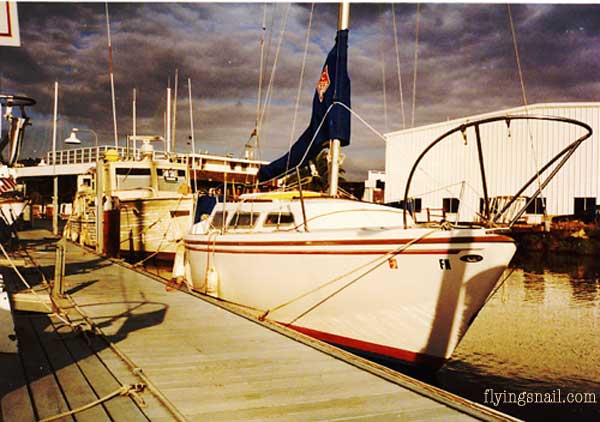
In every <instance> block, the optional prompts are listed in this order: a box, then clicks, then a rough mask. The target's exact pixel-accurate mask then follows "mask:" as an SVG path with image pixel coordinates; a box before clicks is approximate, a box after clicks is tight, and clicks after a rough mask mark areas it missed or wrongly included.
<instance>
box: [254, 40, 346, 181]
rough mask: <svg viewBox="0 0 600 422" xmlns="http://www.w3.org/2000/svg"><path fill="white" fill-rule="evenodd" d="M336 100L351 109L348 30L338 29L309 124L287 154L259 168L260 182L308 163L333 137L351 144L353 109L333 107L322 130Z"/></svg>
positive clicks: (324, 68)
mask: <svg viewBox="0 0 600 422" xmlns="http://www.w3.org/2000/svg"><path fill="white" fill-rule="evenodd" d="M334 102H339V103H343V104H345V105H346V106H347V107H348V108H350V78H349V77H348V30H347V29H344V30H341V31H338V32H337V36H336V38H335V46H334V47H333V49H332V50H331V51H330V52H329V55H328V56H327V60H326V61H325V65H324V66H323V69H322V71H321V77H320V78H319V82H318V84H317V88H316V89H315V96H314V97H313V105H312V116H311V119H310V125H309V126H308V127H307V128H306V130H305V131H304V132H303V133H302V135H300V138H298V140H297V141H296V143H295V144H294V145H293V146H292V148H291V149H290V151H288V153H286V154H285V155H284V156H282V157H279V158H278V159H276V160H275V161H273V162H271V163H269V164H267V165H266V166H264V167H262V168H261V169H260V170H259V172H258V179H259V180H260V181H261V182H264V181H266V180H271V179H273V178H276V177H279V176H282V175H284V173H285V172H286V171H287V170H289V169H293V168H295V167H296V166H298V165H303V164H306V163H307V162H308V160H311V159H312V158H314V157H316V156H317V154H319V152H321V150H322V149H323V148H326V147H327V146H328V142H327V141H329V140H330V139H339V140H340V144H341V145H342V146H346V145H348V144H350V112H349V111H348V110H347V109H346V108H344V107H342V106H341V105H339V104H336V105H334V106H333V107H332V108H331V110H330V111H329V113H328V114H327V117H326V119H325V122H324V123H323V125H322V126H321V128H320V129H319V125H320V124H321V122H322V121H323V117H324V116H325V114H326V113H327V110H328V109H329V107H330V106H331V105H332V104H333V103H334ZM315 134H316V135H315ZM313 138H314V140H313ZM288 161H289V162H288Z"/></svg>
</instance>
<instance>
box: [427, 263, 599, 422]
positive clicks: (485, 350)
mask: <svg viewBox="0 0 600 422" xmlns="http://www.w3.org/2000/svg"><path fill="white" fill-rule="evenodd" d="M513 266H514V271H513V273H512V274H511V276H510V277H509V278H508V280H507V281H506V282H505V284H504V285H503V287H501V288H500V289H499V291H498V292H497V293H496V295H495V296H494V297H493V298H492V299H491V300H490V302H489V303H488V304H487V306H486V307H485V308H484V309H483V310H482V311H481V313H480V314H479V316H478V318H477V320H476V321H475V322H474V323H473V325H472V327H471V329H470V331H469V332H468V333H467V335H466V336H465V337H464V339H463V341H462V343H461V344H460V345H459V347H458V348H457V349H456V352H455V354H454V356H453V358H452V360H451V361H450V362H449V363H448V364H447V365H446V366H445V367H444V368H442V370H440V371H439V372H438V374H437V375H436V377H435V380H434V383H435V384H437V385H438V386H440V387H442V388H444V389H447V390H449V391H452V392H455V393H457V394H459V395H462V396H464V397H467V398H469V399H471V400H473V401H477V402H480V403H484V400H485V397H484V392H485V389H489V388H492V389H494V390H495V391H497V392H501V391H504V390H506V391H509V392H511V391H512V392H520V391H527V392H533V393H536V392H541V393H544V392H549V391H552V390H553V389H557V388H560V389H561V390H562V391H563V392H565V393H566V392H569V391H571V392H594V393H595V394H596V400H597V403H596V404H579V405H576V404H552V405H549V404H544V405H539V404H531V405H526V406H518V405H516V404H504V405H501V406H500V407H498V409H499V410H502V411H504V412H507V413H509V414H512V415H515V416H517V417H521V418H524V419H526V420H549V419H553V420H563V419H565V420H566V419H571V420H575V419H577V420H594V421H596V420H600V261H599V260H597V259H594V257H577V256H565V255H557V256H549V255H545V256H535V255H533V256H532V255H530V256H521V258H520V260H518V261H516V262H515V263H514V264H513ZM487 405H489V403H487Z"/></svg>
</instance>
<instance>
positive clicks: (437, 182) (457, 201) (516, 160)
mask: <svg viewBox="0 0 600 422" xmlns="http://www.w3.org/2000/svg"><path fill="white" fill-rule="evenodd" d="M500 115H502V116H504V115H530V116H533V115H547V116H556V117H565V118H571V119H575V120H579V121H581V122H584V123H587V124H588V125H590V126H591V127H592V129H593V130H594V133H593V135H592V137H591V138H589V139H588V140H586V141H584V142H583V143H582V144H581V146H580V147H579V148H578V149H577V150H576V151H575V153H574V154H573V156H572V157H571V158H570V160H569V161H568V162H567V163H566V164H565V166H564V167H563V168H562V169H561V170H560V172H559V173H558V175H557V176H556V177H555V178H554V179H553V180H552V181H551V182H550V183H549V184H548V185H547V186H546V187H545V188H544V189H543V191H542V195H541V197H542V198H543V199H539V200H538V201H535V202H534V203H533V204H532V206H531V207H529V208H528V212H527V213H526V214H525V217H526V220H527V222H530V223H536V222H541V220H542V215H543V207H544V206H545V207H546V213H547V215H549V216H558V215H578V216H579V215H581V216H590V215H593V214H594V212H595V209H596V204H597V203H598V184H599V177H600V175H599V171H598V165H599V162H600V161H599V148H600V145H599V139H600V138H599V132H600V103H547V104H535V105H530V106H527V107H518V108H513V109H508V110H502V111H498V112H493V113H488V114H482V115H475V116H469V117H465V118H461V119H456V120H450V121H446V122H443V123H436V124H432V125H427V126H422V127H417V128H411V129H406V130H401V131H397V132H393V133H388V134H386V138H387V142H386V154H385V180H386V186H385V202H386V203H393V202H401V201H402V200H403V198H404V190H405V185H406V181H407V178H408V175H409V172H410V170H411V168H412V166H413V164H414V162H415V160H416V159H417V157H418V156H419V155H420V153H421V152H422V151H423V150H424V149H425V148H426V147H427V146H428V145H429V144H430V143H431V142H433V141H434V140H435V139H436V138H438V137H439V136H441V135H442V134H444V133H445V132H447V131H449V130H451V129H453V128H455V127H458V126H460V125H461V124H465V123H467V122H473V121H475V120H479V119H484V118H489V117H494V116H500ZM480 131H481V140H482V150H483V162H484V167H485V174H486V179H487V189H488V197H489V198H498V199H499V198H503V197H504V198H506V197H509V196H514V195H515V193H516V192H517V191H518V189H519V188H520V187H521V186H523V185H524V184H525V182H526V181H527V180H528V179H529V178H531V177H535V178H536V181H535V182H534V183H533V184H532V185H531V186H530V187H529V188H528V189H527V190H526V191H525V192H524V193H523V194H522V195H521V196H522V197H524V199H525V198H527V197H530V196H531V195H533V193H534V192H535V190H536V189H537V188H538V186H539V184H540V182H541V181H542V180H543V176H544V174H542V175H540V176H539V177H538V173H537V169H539V168H541V167H542V166H543V165H544V164H546V163H547V162H548V161H549V160H551V159H552V157H553V156H554V155H556V154H558V153H559V152H560V151H561V150H563V149H564V148H565V147H566V146H567V145H569V144H570V143H572V142H574V141H575V140H577V139H578V138H579V137H580V136H582V135H583V134H584V133H585V130H584V129H583V128H580V127H577V126H574V125H570V124H566V123H562V122H560V123H559V122H549V121H540V120H513V121H511V123H510V125H507V124H506V122H504V121H499V122H495V123H491V124H488V125H482V126H481V128H480ZM552 168H554V166H552V167H550V169H549V170H548V171H551V170H552ZM545 174H546V175H547V174H548V172H546V173H545ZM482 186H483V185H482V182H481V171H480V167H479V160H478V150H477V142H476V135H475V130H474V128H469V129H468V130H467V131H466V136H464V135H462V134H461V132H460V131H459V132H457V133H456V134H453V135H451V136H450V138H448V139H446V140H445V141H443V142H441V143H440V144H438V145H436V146H435V147H434V148H433V149H432V150H431V151H430V152H429V154H428V155H427V156H426V157H425V158H424V160H423V161H422V162H421V164H420V165H419V167H418V168H417V170H416V172H415V174H414V176H413V181H412V184H411V188H410V192H409V198H413V201H414V202H413V204H414V208H415V210H416V212H417V218H418V220H420V221H424V220H427V218H428V217H427V214H428V211H429V214H430V219H435V218H432V216H434V215H436V213H438V214H437V216H439V214H440V213H443V214H444V215H445V218H447V219H449V220H450V221H454V220H455V219H456V220H460V221H477V219H478V217H477V213H478V212H481V210H482V208H483V197H484V195H483V187H482Z"/></svg>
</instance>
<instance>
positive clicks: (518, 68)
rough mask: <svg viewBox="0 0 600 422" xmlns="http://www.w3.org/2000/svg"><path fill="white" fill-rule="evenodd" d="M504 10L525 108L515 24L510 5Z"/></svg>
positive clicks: (523, 82) (523, 84)
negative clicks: (506, 12)
mask: <svg viewBox="0 0 600 422" xmlns="http://www.w3.org/2000/svg"><path fill="white" fill-rule="evenodd" d="M506 8H507V10H508V22H509V24H510V33H511V35H512V43H513V50H514V52H515V60H516V61H517V71H518V72H519V81H520V82H521V95H522V97H523V105H524V106H525V107H527V106H528V104H527V94H526V92H525V79H524V78H523V69H522V67H521V59H520V57H519V48H518V46H517V33H516V31H515V24H514V22H513V18H512V13H511V10H510V4H507V5H506Z"/></svg>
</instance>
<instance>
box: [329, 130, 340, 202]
mask: <svg viewBox="0 0 600 422" xmlns="http://www.w3.org/2000/svg"><path fill="white" fill-rule="evenodd" d="M329 159H330V160H331V162H330V163H329V195H330V196H337V191H338V180H339V173H340V140H339V139H332V140H331V141H329Z"/></svg>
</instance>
